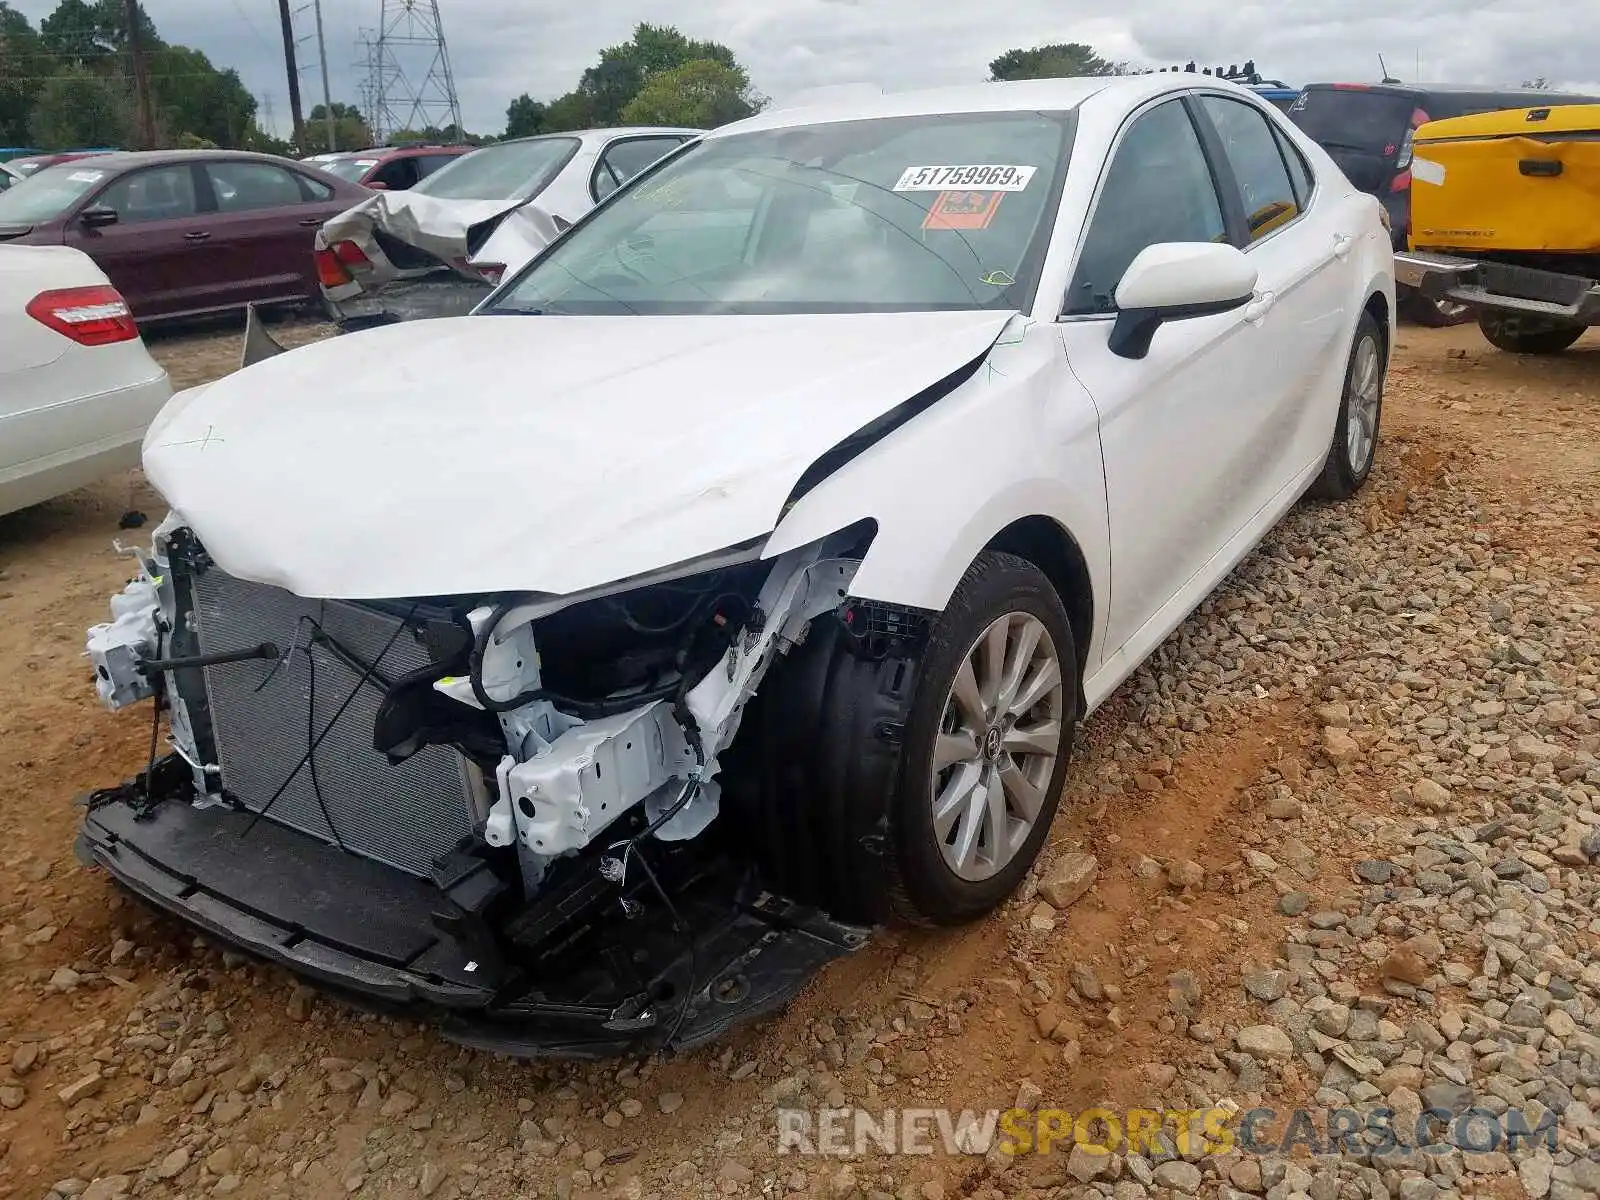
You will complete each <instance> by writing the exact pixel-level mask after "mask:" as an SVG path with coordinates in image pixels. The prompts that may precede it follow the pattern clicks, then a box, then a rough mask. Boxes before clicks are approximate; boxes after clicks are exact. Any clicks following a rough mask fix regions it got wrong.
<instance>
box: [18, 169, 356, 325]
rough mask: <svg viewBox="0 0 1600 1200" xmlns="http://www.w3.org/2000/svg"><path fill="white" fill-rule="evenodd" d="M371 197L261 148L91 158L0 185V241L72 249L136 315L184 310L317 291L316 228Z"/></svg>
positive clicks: (220, 307)
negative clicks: (104, 277)
mask: <svg viewBox="0 0 1600 1200" xmlns="http://www.w3.org/2000/svg"><path fill="white" fill-rule="evenodd" d="M371 195H372V193H371V192H369V191H368V190H367V189H366V188H364V187H361V186H359V185H357V184H353V183H347V182H345V181H344V180H342V179H338V178H335V177H334V176H331V175H327V174H325V173H323V172H321V171H318V170H317V169H316V168H314V167H308V166H306V165H304V164H302V163H294V162H290V161H288V160H287V159H281V158H274V157H272V156H270V155H265V154H246V153H243V152H234V151H215V150H155V151H146V152H134V153H116V154H101V155H96V156H95V157H94V158H92V159H82V160H79V161H76V162H70V163H63V164H61V165H59V166H54V167H46V168H45V169H44V170H42V171H39V172H38V173H37V174H35V175H33V176H32V177H30V178H28V179H26V180H24V181H23V182H22V183H19V184H17V185H16V186H15V187H12V188H9V189H7V190H6V191H4V192H0V243H4V242H8V241H9V242H21V243H25V244H30V245H36V246H39V245H63V244H65V245H68V246H72V247H75V248H76V249H79V250H82V251H83V252H84V253H86V254H87V255H89V257H90V258H92V259H94V260H95V262H96V263H98V264H99V265H100V269H101V270H102V271H104V272H105V273H106V274H107V275H108V276H109V277H110V279H111V283H112V285H113V286H114V287H115V288H116V289H117V290H118V291H119V292H121V293H122V295H123V296H124V297H125V298H126V299H127V301H128V303H129V305H131V306H132V308H133V314H134V316H135V317H137V318H138V319H139V320H141V321H148V320H152V319H156V318H162V317H184V316H193V315H196V314H199V313H209V312H217V311H219V310H223V309H230V308H238V307H240V306H242V305H244V304H248V303H250V302H252V301H254V302H256V303H279V302H293V301H300V300H310V299H313V298H315V297H316V296H318V295H319V294H320V293H319V291H318V287H317V275H316V267H315V263H314V261H313V259H312V257H311V251H312V243H313V241H314V240H315V238H316V233H317V228H318V227H319V226H320V225H321V224H322V223H323V222H324V221H326V220H327V219H328V218H329V217H331V216H334V215H336V214H337V213H341V212H344V211H345V210H346V209H348V208H350V207H351V206H353V205H355V204H358V203H360V202H361V201H362V200H365V199H367V198H368V197H369V196H371Z"/></svg>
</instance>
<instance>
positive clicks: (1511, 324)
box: [1478, 311, 1585, 354]
mask: <svg viewBox="0 0 1600 1200" xmlns="http://www.w3.org/2000/svg"><path fill="white" fill-rule="evenodd" d="M1478 328H1479V329H1481V330H1482V331H1483V336H1484V337H1486V338H1488V339H1489V344H1490V345H1492V346H1495V347H1497V348H1498V349H1501V350H1504V351H1506V352H1507V353H1508V354H1560V353H1561V352H1562V351H1563V350H1565V349H1566V348H1567V347H1568V346H1570V345H1572V343H1573V342H1575V341H1577V340H1578V339H1579V338H1581V337H1582V336H1583V333H1584V329H1585V326H1582V325H1565V324H1558V323H1556V322H1554V321H1542V320H1540V319H1539V318H1538V317H1525V316H1519V315H1517V314H1514V313H1503V312H1492V311H1485V312H1482V313H1479V314H1478Z"/></svg>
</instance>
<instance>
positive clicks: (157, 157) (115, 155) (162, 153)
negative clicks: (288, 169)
mask: <svg viewBox="0 0 1600 1200" xmlns="http://www.w3.org/2000/svg"><path fill="white" fill-rule="evenodd" d="M93 157H94V160H95V164H94V168H95V170H97V171H119V172H120V171H131V170H133V169H134V168H135V167H155V166H165V165H168V164H171V163H184V162H217V161H236V162H264V163H275V164H277V165H278V166H283V165H285V164H288V163H291V162H292V160H290V159H285V158H279V157H278V156H277V155H275V154H257V153H255V152H254V151H251V150H113V151H111V152H110V153H107V154H96V155H94V156H93ZM298 165H301V166H304V165H306V164H305V163H300V164H298ZM311 165H313V166H315V164H314V163H313V164H311Z"/></svg>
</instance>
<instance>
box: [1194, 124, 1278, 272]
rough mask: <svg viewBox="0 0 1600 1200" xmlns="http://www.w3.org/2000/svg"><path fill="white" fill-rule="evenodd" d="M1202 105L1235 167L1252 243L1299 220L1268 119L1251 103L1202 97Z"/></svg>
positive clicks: (1236, 181) (1235, 179) (1234, 174)
mask: <svg viewBox="0 0 1600 1200" xmlns="http://www.w3.org/2000/svg"><path fill="white" fill-rule="evenodd" d="M1200 107H1201V108H1202V109H1203V110H1204V111H1205V114H1206V115H1207V116H1208V117H1210V118H1211V123H1212V125H1213V126H1215V128H1216V131H1217V135H1218V137H1220V138H1221V139H1222V148H1223V152H1224V153H1225V154H1226V155H1227V157H1228V165H1229V166H1231V167H1232V168H1233V176H1234V181H1235V183H1236V184H1237V185H1238V188H1239V199H1240V202H1241V203H1242V204H1243V205H1244V215H1245V222H1246V224H1247V225H1248V227H1249V230H1250V240H1251V241H1252V242H1255V241H1259V240H1260V239H1262V238H1264V237H1266V236H1267V235H1268V234H1269V233H1272V232H1273V231H1274V230H1277V229H1279V228H1281V227H1283V226H1284V225H1286V224H1288V223H1289V222H1290V221H1292V220H1294V219H1295V218H1296V217H1297V216H1299V215H1300V204H1299V202H1298V201H1297V200H1296V199H1295V190H1294V185H1293V184H1292V183H1290V182H1289V168H1288V167H1287V166H1285V165H1284V161H1283V151H1282V150H1281V149H1279V145H1278V139H1277V138H1276V137H1275V136H1274V135H1273V132H1272V128H1271V126H1270V124H1269V123H1268V119H1267V115H1266V114H1265V113H1263V112H1262V111H1261V110H1260V109H1258V108H1256V107H1255V106H1254V105H1253V104H1246V103H1244V102H1243V101H1240V100H1229V99H1227V98H1226V97H1223V96H1202V97H1200Z"/></svg>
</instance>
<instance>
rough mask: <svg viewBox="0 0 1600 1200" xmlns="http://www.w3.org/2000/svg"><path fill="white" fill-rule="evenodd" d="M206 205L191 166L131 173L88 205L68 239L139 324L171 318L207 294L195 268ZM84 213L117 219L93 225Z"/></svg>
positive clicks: (68, 230)
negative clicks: (105, 212) (101, 213)
mask: <svg viewBox="0 0 1600 1200" xmlns="http://www.w3.org/2000/svg"><path fill="white" fill-rule="evenodd" d="M93 169H94V168H90V167H85V168H83V170H84V171H85V172H86V173H87V172H89V171H91V170H93ZM204 201H205V197H204V194H203V190H202V187H201V186H200V181H199V180H198V179H197V178H196V175H195V168H194V166H193V165H192V164H190V163H169V164H166V165H164V166H152V167H144V168H141V169H139V170H135V171H129V172H128V173H127V174H124V175H119V176H117V177H116V178H115V179H113V180H112V181H111V182H110V183H109V184H107V185H106V187H105V188H104V189H102V190H101V191H100V192H99V193H98V194H95V195H92V196H90V198H89V199H88V200H86V202H85V204H84V206H83V208H81V209H79V210H78V212H77V213H76V214H75V215H74V217H73V219H72V220H70V221H68V222H67V227H66V233H65V236H64V238H63V240H64V241H65V243H66V244H67V245H69V246H72V247H74V248H76V249H78V250H82V251H83V252H84V253H85V254H87V255H88V256H89V257H90V258H92V259H94V260H95V262H96V263H98V264H99V266H100V269H101V270H102V271H104V272H105V273H106V275H107V277H108V278H110V280H111V284H112V286H113V287H115V288H116V289H117V291H119V292H121V293H122V295H123V298H124V299H126V300H127V302H128V307H129V308H131V309H132V310H133V315H134V317H135V318H136V319H138V320H141V321H142V320H148V319H150V318H152V317H164V316H173V315H176V314H178V313H182V312H187V311H189V310H191V309H193V308H196V307H200V305H199V304H198V303H197V298H198V297H199V296H200V295H202V294H203V292H204V290H205V281H204V279H203V278H202V277H201V275H200V274H199V273H197V272H196V270H195V266H196V262H197V255H196V250H197V249H198V247H199V245H200V244H201V242H202V241H203V238H202V237H201V235H202V234H203V233H204V230H205V220H206V217H205V215H204V213H203V211H202V210H203V208H204ZM87 209H110V210H111V211H112V212H115V213H116V214H117V219H116V221H115V223H113V224H108V225H99V224H96V225H93V226H91V225H89V224H87V223H86V222H85V221H84V220H83V213H84V211H85V210H87Z"/></svg>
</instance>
